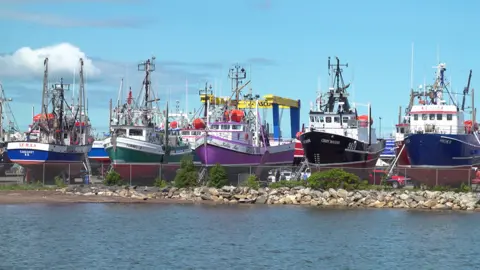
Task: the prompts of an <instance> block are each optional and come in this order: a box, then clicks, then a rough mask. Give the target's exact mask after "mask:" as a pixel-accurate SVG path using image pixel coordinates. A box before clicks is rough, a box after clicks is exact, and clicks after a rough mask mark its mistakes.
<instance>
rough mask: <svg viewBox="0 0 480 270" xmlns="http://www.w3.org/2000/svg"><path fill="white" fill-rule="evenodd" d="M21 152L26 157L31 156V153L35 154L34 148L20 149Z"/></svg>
mask: <svg viewBox="0 0 480 270" xmlns="http://www.w3.org/2000/svg"><path fill="white" fill-rule="evenodd" d="M20 153H22V154H23V155H24V156H26V157H29V156H30V155H31V154H33V151H32V150H20Z"/></svg>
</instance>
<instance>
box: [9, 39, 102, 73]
mask: <svg viewBox="0 0 480 270" xmlns="http://www.w3.org/2000/svg"><path fill="white" fill-rule="evenodd" d="M46 57H48V69H49V74H50V75H52V76H65V75H67V76H68V75H69V74H73V71H74V70H76V72H78V69H79V67H80V63H79V59H80V58H83V62H84V66H83V68H84V72H85V74H86V76H87V77H90V78H93V77H97V76H99V75H100V74H101V70H100V69H99V68H98V67H97V66H95V64H94V62H93V61H92V59H89V58H88V57H87V56H86V54H85V53H84V52H82V51H81V50H80V48H78V47H76V46H74V45H72V44H70V43H60V44H56V45H53V46H47V47H43V48H38V49H34V48H30V47H23V48H20V49H18V50H17V51H15V52H14V53H13V54H7V55H3V56H0V76H1V77H21V76H22V77H25V76H29V77H41V76H42V75H43V70H44V66H43V62H44V60H45V58H46Z"/></svg>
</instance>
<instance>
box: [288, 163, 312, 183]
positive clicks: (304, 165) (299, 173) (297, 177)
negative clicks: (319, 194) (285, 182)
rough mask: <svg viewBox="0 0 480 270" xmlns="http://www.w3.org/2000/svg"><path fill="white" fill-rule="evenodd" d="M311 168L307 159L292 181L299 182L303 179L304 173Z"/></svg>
mask: <svg viewBox="0 0 480 270" xmlns="http://www.w3.org/2000/svg"><path fill="white" fill-rule="evenodd" d="M307 168H309V166H308V161H307V159H304V160H303V161H302V163H301V165H300V168H298V170H296V172H295V174H294V175H293V177H292V180H295V181H299V180H301V179H302V173H303V172H304V171H305V170H306V169H307Z"/></svg>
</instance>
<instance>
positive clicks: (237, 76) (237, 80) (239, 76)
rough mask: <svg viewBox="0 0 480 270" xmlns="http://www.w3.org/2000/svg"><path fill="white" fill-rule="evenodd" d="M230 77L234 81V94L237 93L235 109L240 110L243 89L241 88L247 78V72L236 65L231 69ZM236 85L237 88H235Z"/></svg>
mask: <svg viewBox="0 0 480 270" xmlns="http://www.w3.org/2000/svg"><path fill="white" fill-rule="evenodd" d="M228 77H229V78H230V79H231V80H232V92H233V93H235V109H237V110H238V103H239V102H240V91H241V89H242V88H243V87H242V88H239V87H240V84H242V80H243V79H246V78H247V72H246V71H245V69H244V68H243V67H241V66H240V65H238V64H236V65H235V66H234V67H233V68H231V69H230V72H229V73H228ZM234 85H235V88H233V86H234Z"/></svg>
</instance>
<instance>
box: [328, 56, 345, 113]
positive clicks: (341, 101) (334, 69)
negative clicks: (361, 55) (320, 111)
mask: <svg viewBox="0 0 480 270" xmlns="http://www.w3.org/2000/svg"><path fill="white" fill-rule="evenodd" d="M335 59H336V62H337V63H336V64H331V62H330V57H328V75H330V76H331V77H332V87H330V89H329V93H328V95H329V96H328V102H327V108H326V111H328V112H333V111H334V109H335V102H338V113H343V112H348V111H350V104H349V103H348V99H347V92H346V90H347V88H348V87H349V86H350V84H347V85H345V82H344V80H343V75H342V72H343V69H342V68H341V67H348V63H347V64H340V59H338V57H335ZM340 119H341V118H340ZM340 121H341V120H340Z"/></svg>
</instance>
